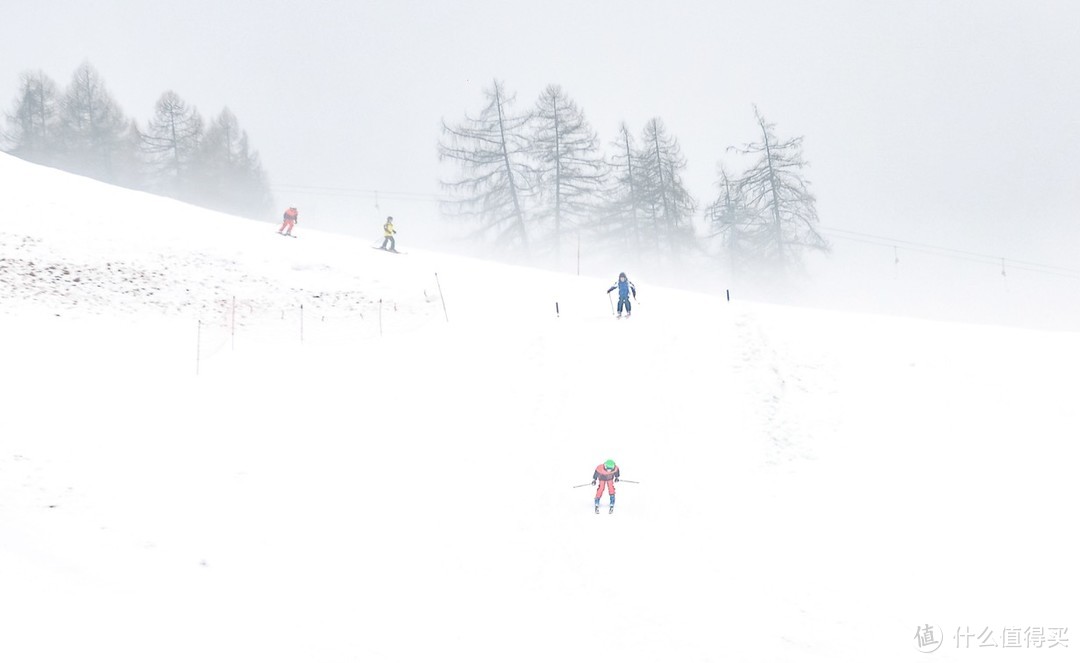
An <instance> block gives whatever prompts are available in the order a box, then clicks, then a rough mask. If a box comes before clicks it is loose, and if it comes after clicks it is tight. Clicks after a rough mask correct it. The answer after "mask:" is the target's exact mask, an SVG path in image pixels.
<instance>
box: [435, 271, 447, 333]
mask: <svg viewBox="0 0 1080 663" xmlns="http://www.w3.org/2000/svg"><path fill="white" fill-rule="evenodd" d="M435 285H437V286H439V301H441V302H442V314H443V317H444V318H446V321H447V322H450V316H449V315H447V314H446V299H445V298H443V294H442V284H441V283H439V273H438V272H435Z"/></svg>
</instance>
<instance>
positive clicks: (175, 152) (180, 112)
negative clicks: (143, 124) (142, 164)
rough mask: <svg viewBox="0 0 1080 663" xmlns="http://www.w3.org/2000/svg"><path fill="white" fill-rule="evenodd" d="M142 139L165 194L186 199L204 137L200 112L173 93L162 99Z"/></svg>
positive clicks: (166, 93)
mask: <svg viewBox="0 0 1080 663" xmlns="http://www.w3.org/2000/svg"><path fill="white" fill-rule="evenodd" d="M141 138H142V151H143V153H144V154H145V155H146V156H147V157H148V159H149V161H150V163H151V165H152V166H153V167H154V170H155V171H156V172H155V175H156V180H157V183H158V185H159V186H160V187H161V189H162V191H164V192H165V193H167V194H170V195H174V196H180V197H183V196H184V194H185V193H186V190H187V189H188V185H189V180H190V176H191V172H190V171H191V168H192V167H193V165H195V162H196V160H197V159H198V156H199V149H200V143H201V141H202V138H203V119H202V116H201V115H199V112H198V110H196V109H195V108H193V107H190V106H188V105H187V103H186V102H184V100H183V99H181V98H180V95H178V94H176V93H175V92H173V91H172V90H169V91H167V92H165V93H164V94H162V95H161V97H160V98H159V99H158V101H157V104H156V105H155V107H154V117H153V119H151V120H150V122H149V123H148V124H147V129H146V132H145V133H143V134H142V136H141Z"/></svg>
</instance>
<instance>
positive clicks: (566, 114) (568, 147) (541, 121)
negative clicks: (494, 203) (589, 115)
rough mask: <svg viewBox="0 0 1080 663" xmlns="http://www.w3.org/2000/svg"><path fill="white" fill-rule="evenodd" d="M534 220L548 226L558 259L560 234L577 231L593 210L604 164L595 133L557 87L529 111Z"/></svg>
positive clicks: (573, 104) (551, 89) (598, 194)
mask: <svg viewBox="0 0 1080 663" xmlns="http://www.w3.org/2000/svg"><path fill="white" fill-rule="evenodd" d="M533 123H534V127H535V130H534V132H533V134H532V136H533V140H532V154H533V156H534V159H535V162H536V169H537V170H536V173H537V181H536V184H537V192H538V198H539V200H540V203H539V209H538V210H537V213H538V214H537V216H538V217H539V219H541V220H543V221H547V222H550V223H551V224H552V232H553V236H552V243H553V246H554V249H555V252H556V256H558V253H559V248H560V244H561V241H562V238H563V235H564V234H565V233H566V232H567V230H568V229H569V230H570V231H571V232H572V231H576V230H579V229H580V228H581V226H582V224H583V223H584V222H585V221H586V220H587V219H588V218H589V217H590V216H591V215H593V214H594V213H595V212H596V210H597V204H598V202H599V196H600V192H601V189H602V186H603V183H604V174H605V170H606V168H605V164H604V160H603V158H602V157H601V156H600V152H599V141H598V140H597V137H596V132H594V131H593V130H592V128H591V127H590V126H589V123H588V122H587V121H586V120H585V115H584V113H582V112H581V110H580V109H579V108H578V107H577V104H575V103H574V102H573V100H571V99H570V98H569V97H568V96H567V95H566V93H565V92H564V91H563V89H562V88H561V87H559V86H558V85H549V86H548V87H547V89H545V90H544V92H543V93H542V94H541V95H540V98H539V99H538V100H537V102H536V108H535V110H534V111H533Z"/></svg>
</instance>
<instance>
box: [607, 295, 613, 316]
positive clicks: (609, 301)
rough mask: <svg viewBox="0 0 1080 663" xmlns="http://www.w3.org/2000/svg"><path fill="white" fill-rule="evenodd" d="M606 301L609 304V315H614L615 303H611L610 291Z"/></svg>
mask: <svg viewBox="0 0 1080 663" xmlns="http://www.w3.org/2000/svg"><path fill="white" fill-rule="evenodd" d="M607 301H608V304H611V315H615V302H614V301H612V299H611V291H610V290H608V294H607Z"/></svg>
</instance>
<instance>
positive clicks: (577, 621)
mask: <svg viewBox="0 0 1080 663" xmlns="http://www.w3.org/2000/svg"><path fill="white" fill-rule="evenodd" d="M0 181H3V182H4V185H5V186H4V189H5V194H4V198H5V208H6V212H7V213H6V215H5V224H4V226H3V227H2V228H0V328H2V329H3V343H2V344H0V367H2V375H3V380H2V386H0V390H2V391H0V403H2V406H0V407H2V410H0V412H2V414H0V661H12V662H18V663H38V662H42V663H44V662H49V663H54V662H56V663H59V662H65V663H66V662H70V661H98V660H101V661H106V660H107V661H110V662H111V663H127V662H131V663H135V662H140V663H142V662H145V661H155V662H177V663H179V662H185V663H187V662H190V661H203V662H213V661H222V662H225V661H230V662H235V661H260V662H261V663H274V662H279V661H280V662H297V661H304V662H339V661H340V662H344V661H443V660H472V661H501V660H518V661H537V662H539V661H556V660H557V661H591V660H597V659H605V660H618V661H642V662H645V661H668V660H678V661H830V662H836V661H851V662H859V663H864V662H865V661H909V660H925V659H924V658H923V657H925V656H926V654H923V653H920V652H919V651H918V649H917V647H916V642H915V641H914V640H913V636H914V635H915V632H916V629H917V628H918V627H920V626H922V625H924V624H932V625H936V626H938V627H940V629H941V630H942V633H943V639H944V642H943V643H942V646H941V648H940V649H939V650H938V651H936V652H935V653H933V654H932V656H931V660H974V659H975V658H979V660H983V659H986V660H991V659H994V658H995V657H996V656H997V655H995V654H992V653H988V652H987V651H985V650H984V651H982V652H978V653H975V652H973V651H971V650H972V649H975V648H976V645H978V644H979V642H980V641H979V640H978V639H977V638H976V639H975V640H970V639H969V640H968V641H967V642H968V644H969V645H970V647H968V648H965V647H964V645H963V643H964V641H965V639H964V638H963V637H960V638H958V637H956V636H957V635H958V634H962V633H964V632H965V631H964V629H970V630H973V631H975V634H976V635H979V634H980V633H981V632H982V631H983V630H984V629H987V628H989V629H993V631H994V632H995V633H996V634H997V635H996V636H995V637H996V639H997V641H998V642H999V643H1001V642H1002V636H1003V633H1004V629H1013V628H1030V627H1042V628H1046V629H1050V628H1062V627H1064V628H1068V627H1070V626H1075V625H1077V624H1078V623H1080V620H1078V619H1077V616H1078V610H1077V607H1076V603H1075V597H1076V596H1077V595H1078V593H1080V581H1078V577H1077V570H1076V559H1077V556H1078V555H1077V553H1078V552H1080V551H1078V546H1077V537H1076V534H1077V532H1076V517H1075V505H1076V471H1077V467H1078V466H1077V460H1078V454H1077V451H1076V439H1077V437H1076V436H1077V431H1078V430H1080V425H1078V424H1080V415H1078V414H1077V407H1076V402H1077V396H1078V393H1077V388H1076V386H1075V376H1076V375H1077V373H1078V372H1080V355H1078V350H1077V348H1078V347H1080V344H1078V341H1080V338H1078V337H1077V335H1076V334H1073V333H1052V332H1038V331H1029V330H1016V329H1009V328H1002V327H979V326H967V325H958V324H944V323H934V322H927V321H915V320H909V319H903V318H888V317H877V316H866V315H858V314H854V313H836V312H821V311H814V310H809V309H796V308H785V307H778V306H769V305H765V304H756V303H752V302H743V301H740V300H739V298H738V296H737V294H738V293H736V297H735V298H734V300H733V301H731V302H728V301H725V300H723V299H717V298H712V297H708V296H704V295H697V294H690V293H686V292H680V291H676V290H665V289H661V288H655V287H652V286H651V285H650V284H649V283H647V282H642V281H641V280H639V279H635V277H634V266H633V265H612V266H611V267H612V270H611V271H612V279H614V276H615V274H617V273H618V271H620V270H625V271H627V272H628V273H629V275H630V277H631V279H634V280H635V281H636V283H637V286H638V289H639V296H640V302H639V305H638V306H637V307H636V308H635V309H634V316H633V317H632V318H631V319H629V320H615V319H613V318H612V316H611V310H610V304H609V301H608V299H607V296H606V295H605V290H606V288H607V287H608V286H609V285H610V281H601V280H596V279H590V278H584V277H574V276H568V275H563V274H554V273H549V272H543V271H539V270H533V269H526V268H518V267H510V266H506V265H499V264H494V263H487V262H481V261H476V260H472V259H466V258H459V257H454V256H451V255H445V254H437V253H431V252H425V251H420V250H414V249H412V248H411V247H409V245H408V235H407V231H406V230H405V229H406V228H407V221H406V220H404V219H400V220H399V222H400V227H401V230H402V232H401V233H400V234H399V242H400V247H401V248H402V250H406V251H408V255H390V254H385V253H382V252H377V251H371V250H369V248H368V245H367V244H366V243H365V242H364V241H361V240H357V239H354V238H348V237H341V236H335V235H330V234H323V233H319V232H317V231H308V230H306V228H305V226H304V225H303V221H304V216H303V206H302V205H298V206H299V207H300V209H301V217H300V220H301V224H300V225H299V226H298V227H297V229H296V232H297V234H298V235H299V237H298V238H297V239H295V240H291V239H287V238H283V237H280V236H278V235H276V234H275V233H274V230H276V225H272V224H270V223H259V222H254V221H247V220H242V219H237V218H232V217H227V216H224V215H220V214H216V213H212V212H208V211H205V210H201V209H198V208H194V207H190V206H187V205H183V204H181V203H178V202H175V201H170V200H165V199H160V198H155V197H153V196H149V195H146V194H142V193H137V192H132V191H127V190H122V189H117V188H114V187H110V186H107V185H104V184H100V183H97V182H93V181H90V180H86V179H82V178H78V177H74V176H71V175H67V174H64V173H60V172H58V171H54V170H49V169H45V168H41V167H37V166H33V165H30V164H27V163H23V162H21V161H18V160H15V159H13V158H11V157H9V156H7V155H0ZM377 241H378V238H377V237H373V238H372V243H375V242H377ZM436 275H437V276H436ZM440 290H441V294H442V296H440ZM556 302H558V303H559V310H560V316H559V317H556V315H555V303H556ZM301 306H302V307H303V308H302V310H301ZM196 371H197V373H196ZM608 457H612V458H614V459H615V460H616V461H617V462H618V463H619V465H620V467H621V469H622V476H623V478H625V479H632V480H636V481H640V482H641V483H639V484H627V483H620V484H619V488H618V499H617V505H616V509H615V513H614V514H613V515H610V516H609V515H608V514H607V513H606V512H602V513H601V514H600V515H594V514H593V510H592V502H593V495H592V489H591V488H588V487H586V488H578V489H573V488H571V486H573V485H575V484H580V483H584V482H586V481H588V480H589V479H590V478H591V474H592V470H593V468H594V467H595V466H596V465H597V464H598V463H600V462H602V461H603V460H604V459H605V458H608ZM603 501H604V503H606V501H607V500H606V497H605V498H604V500H603ZM1055 644H1056V646H1054V647H1050V646H1043V647H1042V648H1039V649H1036V648H1034V647H1025V648H1024V653H1023V654H1020V653H1017V655H1016V658H1017V660H1020V659H1021V658H1023V660H1033V661H1042V660H1046V661H1051V660H1054V661H1059V660H1060V661H1064V660H1069V659H1070V657H1071V656H1072V654H1071V653H1070V652H1074V651H1075V648H1076V645H1073V646H1072V647H1069V644H1070V643H1068V642H1064V643H1062V642H1060V641H1059V642H1057V643H1055ZM999 649H1000V646H999Z"/></svg>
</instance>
